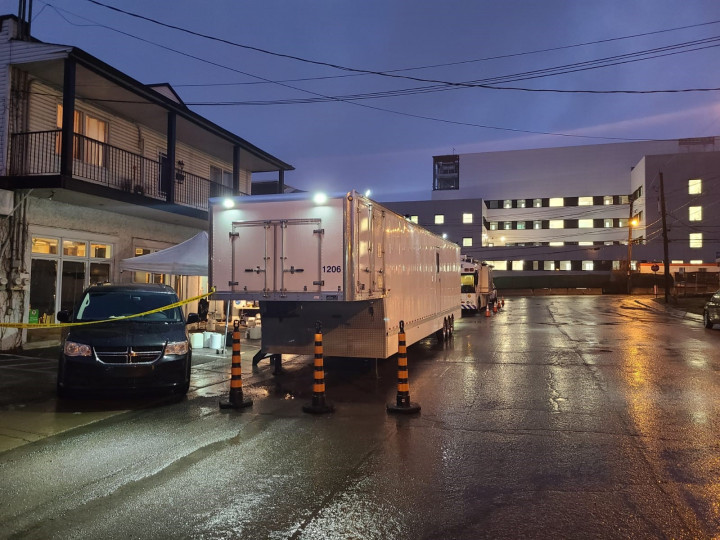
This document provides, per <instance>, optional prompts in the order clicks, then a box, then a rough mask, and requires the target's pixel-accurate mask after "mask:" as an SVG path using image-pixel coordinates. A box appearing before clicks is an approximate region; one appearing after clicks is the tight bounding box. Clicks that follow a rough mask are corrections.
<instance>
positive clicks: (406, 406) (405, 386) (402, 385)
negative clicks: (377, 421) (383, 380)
mask: <svg viewBox="0 0 720 540" xmlns="http://www.w3.org/2000/svg"><path fill="white" fill-rule="evenodd" d="M387 411H388V412H389V413H405V414H410V413H416V412H420V405H418V404H417V403H411V402H410V382H409V380H408V363H407V346H406V343H405V321H400V333H399V334H398V390H397V402H396V403H395V405H393V404H388V406H387Z"/></svg>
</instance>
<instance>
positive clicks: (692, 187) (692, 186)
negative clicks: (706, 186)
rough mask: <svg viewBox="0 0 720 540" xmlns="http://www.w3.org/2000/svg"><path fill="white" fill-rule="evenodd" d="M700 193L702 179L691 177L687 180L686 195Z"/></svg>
mask: <svg viewBox="0 0 720 540" xmlns="http://www.w3.org/2000/svg"><path fill="white" fill-rule="evenodd" d="M701 193H702V180H701V179H700V178H693V179H692V180H688V195H700V194H701Z"/></svg>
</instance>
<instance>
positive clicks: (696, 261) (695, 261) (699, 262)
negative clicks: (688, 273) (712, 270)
mask: <svg viewBox="0 0 720 540" xmlns="http://www.w3.org/2000/svg"><path fill="white" fill-rule="evenodd" d="M702 263H703V262H702V261H699V260H692V261H690V264H702ZM698 270H700V271H701V272H702V271H703V270H705V269H704V268H698Z"/></svg>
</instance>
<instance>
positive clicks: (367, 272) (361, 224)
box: [356, 199, 375, 298]
mask: <svg viewBox="0 0 720 540" xmlns="http://www.w3.org/2000/svg"><path fill="white" fill-rule="evenodd" d="M372 225H373V223H372V206H370V205H369V204H367V203H366V202H365V201H364V200H362V199H358V203H357V221H356V227H357V262H358V264H357V268H356V273H357V285H356V290H357V294H358V295H359V297H360V298H367V296H368V295H369V294H370V293H371V292H372V288H373V283H372V282H373V274H374V264H375V261H374V260H373V253H372V240H373V237H372Z"/></svg>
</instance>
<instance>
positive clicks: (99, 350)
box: [95, 345, 164, 364]
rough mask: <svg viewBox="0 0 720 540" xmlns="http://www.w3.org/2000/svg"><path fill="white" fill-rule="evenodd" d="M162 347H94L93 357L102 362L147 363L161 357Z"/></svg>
mask: <svg viewBox="0 0 720 540" xmlns="http://www.w3.org/2000/svg"><path fill="white" fill-rule="evenodd" d="M163 351H164V347H163V346H162V345H160V346H158V345H152V346H149V347H137V346H136V347H95V357H96V358H97V359H98V360H99V361H100V362H102V363H103V364H149V363H150V362H154V361H155V360H157V359H158V358H162V355H163Z"/></svg>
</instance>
